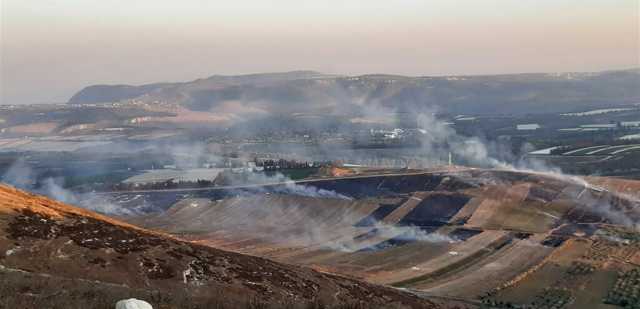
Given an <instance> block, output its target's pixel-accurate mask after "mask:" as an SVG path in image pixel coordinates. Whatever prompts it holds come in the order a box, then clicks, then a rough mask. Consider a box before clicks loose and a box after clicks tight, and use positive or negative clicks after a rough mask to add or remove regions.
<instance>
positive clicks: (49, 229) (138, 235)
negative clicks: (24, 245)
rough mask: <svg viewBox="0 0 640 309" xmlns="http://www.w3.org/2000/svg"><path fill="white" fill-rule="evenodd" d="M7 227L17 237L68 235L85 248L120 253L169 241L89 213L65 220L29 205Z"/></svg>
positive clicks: (44, 237) (43, 237) (161, 244)
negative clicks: (99, 218)
mask: <svg viewBox="0 0 640 309" xmlns="http://www.w3.org/2000/svg"><path fill="white" fill-rule="evenodd" d="M6 231H7V233H8V234H9V236H10V237H11V238H12V239H16V240H19V239H24V238H35V239H55V238H59V237H68V238H70V239H71V240H72V241H73V242H74V243H75V244H77V245H79V246H82V247H85V248H89V249H106V248H110V249H113V250H115V251H116V252H118V253H120V254H126V253H130V252H138V251H144V250H147V249H148V248H150V247H155V246H163V245H165V243H166V240H165V239H163V238H160V237H157V236H153V235H150V234H145V233H142V232H140V231H135V230H132V229H127V228H124V227H121V226H117V225H113V224H108V223H105V222H103V221H100V220H97V219H93V218H89V217H80V216H76V215H70V216H68V217H67V218H65V219H64V220H54V219H53V218H50V217H47V216H43V215H41V214H39V213H36V212H33V211H31V210H28V209H25V210H23V211H22V213H21V214H20V215H17V216H15V217H14V219H13V220H12V221H11V222H9V224H8V227H7V228H6Z"/></svg>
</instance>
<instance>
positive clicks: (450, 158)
mask: <svg viewBox="0 0 640 309" xmlns="http://www.w3.org/2000/svg"><path fill="white" fill-rule="evenodd" d="M449 166H453V156H452V155H451V151H449Z"/></svg>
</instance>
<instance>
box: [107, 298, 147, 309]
mask: <svg viewBox="0 0 640 309" xmlns="http://www.w3.org/2000/svg"><path fill="white" fill-rule="evenodd" d="M116 309H153V307H151V304H149V303H148V302H146V301H144V300H139V299H135V298H129V299H123V300H121V301H118V302H117V303H116Z"/></svg>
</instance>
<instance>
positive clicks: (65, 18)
mask: <svg viewBox="0 0 640 309" xmlns="http://www.w3.org/2000/svg"><path fill="white" fill-rule="evenodd" d="M0 3H1V4H2V6H1V10H2V24H1V27H2V36H1V37H0V41H1V44H2V45H1V53H2V55H1V59H2V62H1V64H0V65H1V80H0V84H1V86H2V87H1V91H2V94H1V101H0V104H19V103H36V102H62V101H66V100H67V99H68V98H69V97H70V96H71V95H72V94H73V93H74V92H75V91H77V90H79V89H80V88H82V87H84V86H86V85H90V84H96V83H100V84H112V83H130V84H141V83H149V82H159V81H185V80H192V79H196V78H199V77H207V76H210V75H213V74H239V73H253V72H267V71H287V70H299V69H311V70H318V71H322V72H326V73H344V74H363V73H397V74H406V75H446V74H493V73H513V72H555V71H593V70H605V69H621V68H629V67H634V66H636V67H637V66H640V64H639V61H640V60H639V58H638V57H639V54H640V34H639V32H640V30H639V28H640V21H639V15H640V0H422V1H419V0H314V1H309V0H271V1H268V0H255V1H251V0H230V1H221V0H210V1H205V0H173V1H163V0H64V1H63V0H60V1H51V0H0Z"/></svg>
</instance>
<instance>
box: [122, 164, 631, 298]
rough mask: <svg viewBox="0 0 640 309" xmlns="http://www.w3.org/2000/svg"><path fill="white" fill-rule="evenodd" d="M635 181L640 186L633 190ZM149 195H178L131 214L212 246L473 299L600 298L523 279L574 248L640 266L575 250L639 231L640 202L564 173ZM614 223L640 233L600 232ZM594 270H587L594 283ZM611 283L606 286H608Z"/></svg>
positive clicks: (616, 265)
mask: <svg viewBox="0 0 640 309" xmlns="http://www.w3.org/2000/svg"><path fill="white" fill-rule="evenodd" d="M632 185H636V188H640V185H638V184H630V183H626V184H625V188H628V187H629V186H632ZM131 194H133V193H131ZM145 194H149V195H156V194H157V196H163V199H164V197H166V196H173V199H164V203H167V204H163V205H160V206H159V208H157V209H156V211H154V212H153V213H149V214H147V215H144V216H138V217H134V218H128V220H129V221H130V222H133V223H136V224H139V225H142V226H145V227H147V228H150V229H156V230H161V231H164V232H167V233H170V234H173V235H176V236H178V237H181V238H185V239H189V240H192V241H196V242H198V243H200V244H204V245H208V246H213V247H217V248H222V249H225V250H231V251H235V252H240V253H247V254H251V255H256V256H262V257H267V258H270V259H273V260H276V261H280V262H285V263H292V264H297V265H302V266H308V267H312V268H314V269H316V270H320V271H324V272H331V273H337V274H341V275H346V276H350V277H354V278H359V279H363V280H365V281H369V282H373V283H379V284H386V285H393V286H399V287H403V288H407V289H410V290H414V291H416V292H417V293H424V294H425V295H436V296H439V297H445V298H449V299H460V298H462V299H466V300H468V301H469V302H471V303H474V302H478V304H479V303H480V302H481V301H484V302H485V305H486V304H489V305H490V304H494V303H495V304H498V303H499V301H500V299H502V298H501V295H502V294H499V293H498V291H502V290H504V289H509V291H517V293H524V294H526V296H527V297H524V298H518V299H516V300H513V301H510V304H511V305H528V304H530V303H531V302H536V301H538V302H544V301H547V300H548V298H553V297H556V296H557V297H561V296H562V297H563V299H565V300H567V301H565V302H564V304H565V306H569V304H571V303H572V302H577V303H581V304H585V302H586V303H588V304H589V305H594V306H595V305H599V304H600V303H602V300H597V301H596V300H584V299H582V298H584V297H586V296H585V293H584V291H583V289H585V288H589V289H596V287H590V286H588V285H587V286H586V287H585V285H584V284H583V285H571V286H569V287H565V286H564V285H559V287H558V289H563V290H562V291H563V292H562V293H556V291H555V290H550V291H546V292H545V291H538V292H535V293H538V294H535V293H534V292H531V293H529V294H527V292H522V291H521V290H519V286H520V284H521V282H528V281H526V280H525V279H526V278H529V277H530V276H533V274H536V273H537V272H538V271H539V270H540V269H546V268H548V267H552V266H548V265H555V264H556V263H557V262H556V259H558V255H563V254H567V253H565V252H569V253H568V254H570V257H568V258H567V259H569V260H570V261H569V262H565V261H564V260H563V261H562V263H569V264H570V263H572V262H576V263H577V262H583V263H586V264H588V267H594V268H595V269H597V270H600V271H602V272H613V273H615V272H616V271H618V270H621V271H622V270H624V269H626V267H629V266H630V265H634V264H629V263H631V262H625V261H622V262H621V261H620V259H618V258H616V257H615V256H612V255H608V254H607V253H605V254H604V257H603V259H604V260H610V261H612V262H611V263H595V262H591V260H587V261H585V260H584V258H583V257H582V255H580V254H577V253H575V252H574V251H575V250H577V249H574V247H575V243H576V242H580V243H582V242H584V243H586V244H591V243H594V244H597V243H600V242H602V241H609V242H612V241H613V242H615V241H619V239H620V235H626V236H624V237H627V238H629V236H628V235H636V234H635V233H636V232H634V231H633V229H631V230H629V229H630V228H632V225H633V222H637V218H638V213H637V210H636V208H637V206H638V201H637V200H636V199H634V198H632V197H630V196H628V195H626V194H621V193H620V192H618V191H616V190H612V191H609V190H606V189H604V188H602V187H597V186H591V185H588V184H586V183H583V182H579V181H576V180H575V179H572V178H564V177H561V176H558V175H553V174H532V173H524V172H515V171H500V170H479V169H462V170H457V171H451V172H438V173H428V172H425V173H414V174H404V175H402V174H400V175H386V176H367V177H352V178H342V179H326V180H313V181H304V182H298V183H295V184H286V185H285V184H278V185H270V186H261V187H246V188H233V190H229V189H227V188H220V189H213V190H202V191H195V192H188V193H187V192H152V193H145ZM180 194H182V195H180ZM162 209H164V210H162ZM609 227H619V229H621V230H625V231H628V232H625V233H630V234H620V233H621V232H620V231H618V230H616V232H613V233H614V234H615V236H611V233H609V234H603V233H602V232H600V231H602V230H603V229H609ZM616 233H617V234H616ZM635 241H636V238H633V237H632V240H629V241H622V242H620V246H630V247H629V249H628V250H629V251H628V252H627V253H626V254H627V255H626V257H627V258H628V259H637V258H640V255H638V254H640V252H636V249H634V248H636V247H634V245H633V244H634V243H635ZM584 256H588V253H587V252H586V251H585V253H584ZM563 265H564V264H563ZM593 273H594V274H598V275H600V274H601V272H598V271H595V272H593ZM589 276H590V274H587V275H585V277H578V279H580V278H583V279H584V280H585V281H584V282H583V283H587V282H589V281H590V280H594V279H591V278H590V277H589ZM534 278H535V277H534ZM572 278H573V277H572ZM536 280H538V279H536ZM580 280H582V279H580ZM612 282H613V281H612ZM527 284H528V283H527ZM612 284H613V283H612ZM523 286H525V287H526V285H523ZM609 288H610V287H609V286H607V287H597V289H604V290H605V291H604V292H603V295H604V294H606V293H607V289H609ZM565 290H566V291H565ZM536 291H537V290H536ZM514 293H516V292H514ZM532 293H534V294H535V295H534V294H532ZM498 296H500V297H498ZM569 300H571V301H569ZM578 300H579V301H578ZM596 303H597V304H596Z"/></svg>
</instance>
